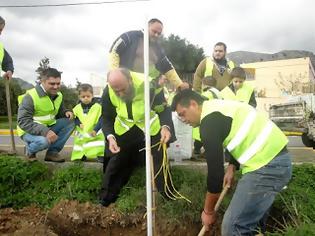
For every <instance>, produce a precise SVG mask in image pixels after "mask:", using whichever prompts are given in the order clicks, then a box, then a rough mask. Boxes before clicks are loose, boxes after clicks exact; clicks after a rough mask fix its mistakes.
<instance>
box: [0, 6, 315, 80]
mask: <svg viewBox="0 0 315 236" xmlns="http://www.w3.org/2000/svg"><path fill="white" fill-rule="evenodd" d="M78 2H101V1H100V0H23V1H22V0H14V1H13V0H0V6H1V7H0V16H2V17H3V18H4V19H5V20H6V27H5V29H4V31H3V32H2V34H1V35H0V41H1V42H3V44H4V46H5V48H6V50H7V51H8V52H9V53H10V55H11V56H12V57H13V60H14V66H15V73H14V76H15V77H20V78H22V79H24V80H26V81H28V82H31V83H34V81H35V79H36V76H37V75H36V72H35V70H36V68H37V67H38V64H39V61H40V60H41V59H42V58H44V57H48V58H49V59H50V66H51V67H55V68H57V69H58V70H60V71H62V72H63V74H62V81H63V82H64V83H65V84H67V85H72V86H74V85H75V81H76V78H77V79H78V80H79V81H81V82H90V83H98V82H100V83H102V82H104V81H103V80H105V77H106V73H107V63H108V59H107V56H108V51H109V49H110V46H111V44H112V42H113V41H114V40H115V39H116V38H117V37H118V36H119V35H120V34H122V33H124V32H126V31H129V30H136V29H142V28H144V27H145V26H146V19H150V18H159V19H160V20H161V21H162V22H163V23H164V31H163V33H164V36H168V35H170V34H175V35H178V36H180V37H181V38H186V39H187V40H188V41H189V42H190V43H192V44H195V45H198V46H199V47H202V48H203V49H204V51H205V54H206V55H211V53H212V49H213V45H214V44H215V43H216V42H218V41H222V42H225V43H226V44H227V47H228V48H227V50H228V52H233V51H252V52H265V53H276V52H279V51H281V50H284V49H286V50H307V51H312V52H313V53H314V52H315V27H314V23H315V14H314V9H315V1H313V0H273V1H271V0H264V1H263V0H256V1H253V0H218V1H213V0H207V1H206V0H193V1H192V0H186V1H185V0H181V1H180V0H151V1H140V2H129V3H122V2H120V3H110V4H102V5H82V6H67V7H43V8H6V7H3V6H4V5H31V4H61V3H78ZM183 56H184V55H183ZM91 74H94V75H98V76H101V77H103V79H95V78H94V79H92V80H91V79H90V78H91ZM99 80H102V81H99Z"/></svg>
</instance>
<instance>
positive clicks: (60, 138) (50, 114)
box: [17, 68, 74, 162]
mask: <svg viewBox="0 0 315 236" xmlns="http://www.w3.org/2000/svg"><path fill="white" fill-rule="evenodd" d="M60 81H61V73H60V72H59V71H58V70H56V69H54V68H48V69H45V70H44V71H43V72H42V73H41V75H40V83H38V84H37V85H36V86H35V88H33V89H30V90H28V91H26V93H25V94H24V95H21V96H20V97H19V109H18V118H17V122H18V127H17V131H18V135H19V136H20V137H21V138H22V140H23V141H24V142H25V143H26V155H27V157H28V158H29V160H30V161H33V160H36V153H37V152H39V151H42V150H45V149H48V150H47V153H46V156H45V161H53V162H64V161H65V159H64V158H62V157H61V156H59V152H60V151H61V150H62V148H63V147H64V145H65V143H66V141H67V140H68V138H69V136H70V134H71V133H72V131H73V129H74V122H73V121H72V119H73V113H72V112H71V111H67V110H65V108H64V106H63V97H62V94H61V92H59V90H60V85H61V84H60V83H61V82H60Z"/></svg>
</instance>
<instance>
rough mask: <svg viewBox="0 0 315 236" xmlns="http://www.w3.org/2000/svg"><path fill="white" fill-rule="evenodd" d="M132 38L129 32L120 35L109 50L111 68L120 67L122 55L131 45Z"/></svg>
mask: <svg viewBox="0 0 315 236" xmlns="http://www.w3.org/2000/svg"><path fill="white" fill-rule="evenodd" d="M129 44H130V38H129V35H128V32H127V33H124V34H122V35H120V36H119V37H118V38H117V39H116V40H115V41H114V43H113V44H112V46H111V48H110V50H109V58H108V59H109V70H113V69H116V68H119V65H120V55H122V54H123V53H124V51H125V50H126V48H128V47H129Z"/></svg>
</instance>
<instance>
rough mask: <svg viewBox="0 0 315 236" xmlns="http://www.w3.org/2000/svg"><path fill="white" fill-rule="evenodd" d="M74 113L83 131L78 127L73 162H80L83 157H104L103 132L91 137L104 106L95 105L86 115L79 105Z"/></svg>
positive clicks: (72, 156)
mask: <svg viewBox="0 0 315 236" xmlns="http://www.w3.org/2000/svg"><path fill="white" fill-rule="evenodd" d="M73 113H74V115H75V116H76V117H77V118H78V119H79V120H80V122H81V124H83V129H81V128H80V127H79V126H76V133H77V134H76V135H75V136H74V141H73V143H74V145H73V151H72V154H71V160H72V161H73V160H79V159H82V157H83V156H86V157H87V158H88V159H93V158H96V157H98V156H104V148H105V137H104V134H103V132H102V130H99V131H98V132H97V133H96V136H95V137H93V136H91V135H90V132H92V131H93V129H94V128H95V125H96V124H97V123H98V121H99V118H100V117H101V115H102V106H101V105H100V104H98V103H94V104H93V105H92V106H91V107H90V109H89V111H88V113H86V114H85V113H84V112H83V108H82V105H81V104H78V105H76V106H75V107H74V108H73Z"/></svg>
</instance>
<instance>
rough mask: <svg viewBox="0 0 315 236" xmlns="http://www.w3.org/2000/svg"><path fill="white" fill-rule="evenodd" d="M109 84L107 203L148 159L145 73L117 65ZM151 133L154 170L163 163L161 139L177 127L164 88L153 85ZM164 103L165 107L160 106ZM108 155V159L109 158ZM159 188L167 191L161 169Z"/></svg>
mask: <svg viewBox="0 0 315 236" xmlns="http://www.w3.org/2000/svg"><path fill="white" fill-rule="evenodd" d="M107 82H108V86H107V87H106V88H105V90H104V93H103V96H102V110H103V121H104V124H103V133H104V135H105V137H106V148H105V156H106V157H105V160H104V169H103V171H104V175H103V182H102V189H101V193H100V200H101V204H102V205H103V206H108V205H109V204H111V203H112V202H115V200H116V199H117V197H118V194H119V192H120V190H121V188H122V187H123V186H124V185H125V184H126V183H127V181H128V180H129V178H130V176H131V174H132V171H133V169H134V168H135V167H136V166H139V165H143V164H144V161H145V150H144V147H145V141H144V140H145V139H144V138H145V136H144V132H143V131H144V128H145V127H144V126H145V122H144V119H145V118H144V75H143V74H141V73H135V72H130V71H129V70H127V69H124V68H118V69H115V70H112V71H110V72H109V73H108V77H107ZM150 98H151V102H150V104H152V106H151V121H150V124H151V126H150V134H151V144H152V149H151V151H152V156H153V162H154V173H155V174H157V172H158V170H159V169H160V167H161V164H162V159H163V153H162V148H161V149H159V150H158V145H154V144H157V143H159V142H161V143H168V142H169V141H170V138H171V136H172V138H174V135H171V132H170V130H172V133H173V130H174V127H173V123H172V116H171V109H170V107H168V106H167V102H166V100H165V98H164V93H163V89H155V88H151V89H150ZM161 105H162V106H163V105H164V107H163V109H161ZM106 159H107V160H106ZM156 186H157V189H158V191H159V192H162V194H163V192H164V176H163V173H162V171H161V172H159V174H158V175H157V177H156Z"/></svg>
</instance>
